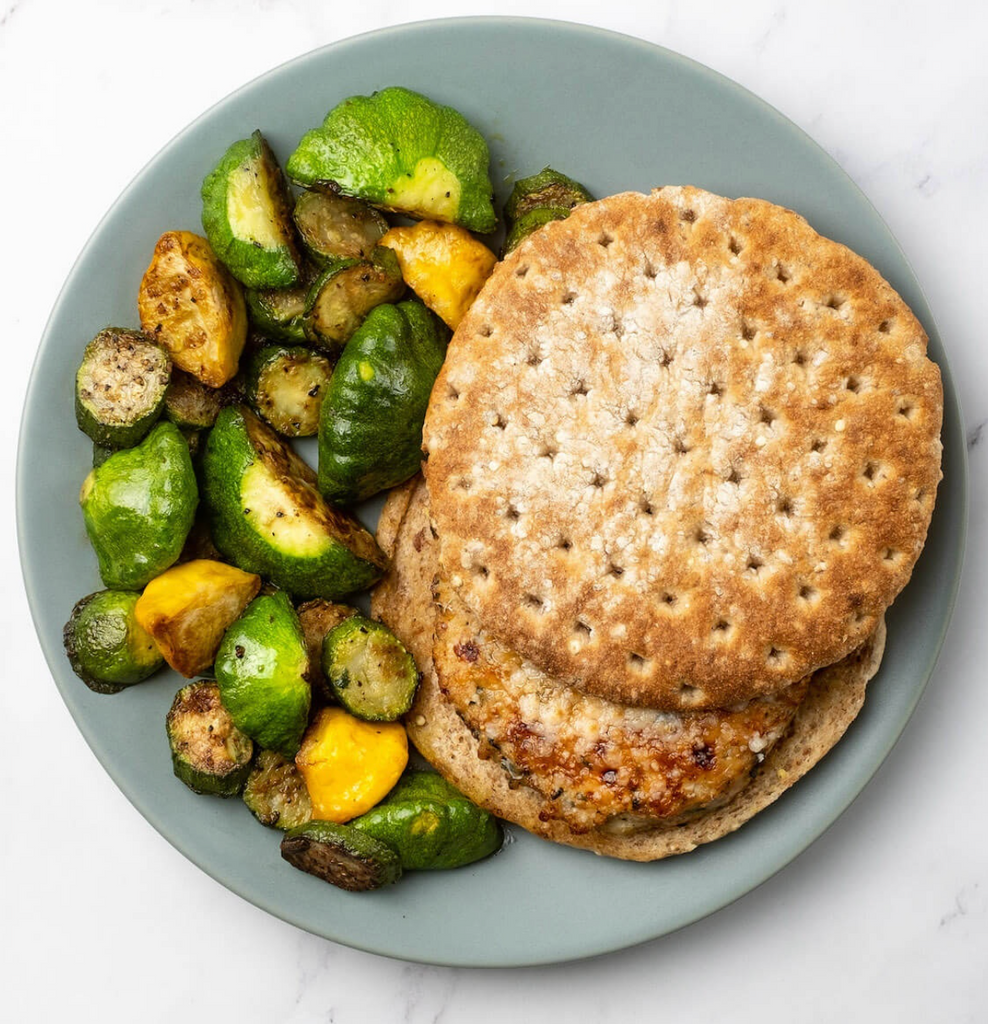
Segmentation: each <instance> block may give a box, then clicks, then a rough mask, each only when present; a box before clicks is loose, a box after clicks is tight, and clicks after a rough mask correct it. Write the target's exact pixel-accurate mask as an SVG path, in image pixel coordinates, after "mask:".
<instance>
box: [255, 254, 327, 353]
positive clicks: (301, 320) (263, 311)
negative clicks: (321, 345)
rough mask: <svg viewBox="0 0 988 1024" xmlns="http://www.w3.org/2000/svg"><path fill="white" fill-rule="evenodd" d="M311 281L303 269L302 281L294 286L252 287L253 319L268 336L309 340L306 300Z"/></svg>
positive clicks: (294, 340) (276, 338) (274, 338)
mask: <svg viewBox="0 0 988 1024" xmlns="http://www.w3.org/2000/svg"><path fill="white" fill-rule="evenodd" d="M313 276H314V275H313ZM310 284H311V281H310V280H309V279H308V277H307V276H306V275H305V272H304V271H303V279H302V283H301V284H297V285H293V286H292V287H291V288H262V289H259V290H254V289H251V290H249V291H248V292H247V293H246V295H247V309H248V311H249V312H250V319H251V322H252V323H253V324H254V326H255V327H256V328H257V329H258V330H259V331H260V332H261V334H263V335H264V336H265V337H266V338H272V339H273V340H275V341H287V342H289V343H290V344H291V343H295V342H303V341H307V340H308V338H307V336H306V333H305V301H306V299H307V298H308V295H309V287H310Z"/></svg>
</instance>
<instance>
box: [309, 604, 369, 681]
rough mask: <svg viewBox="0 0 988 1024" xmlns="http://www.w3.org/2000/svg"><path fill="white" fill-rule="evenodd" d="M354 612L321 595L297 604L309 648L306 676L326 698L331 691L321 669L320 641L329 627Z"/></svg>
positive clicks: (355, 610)
mask: <svg viewBox="0 0 988 1024" xmlns="http://www.w3.org/2000/svg"><path fill="white" fill-rule="evenodd" d="M356 614H357V609H356V608H351V607H350V606H349V605H348V604H336V603H335V602H334V601H327V600H325V599H324V598H321V597H317V598H316V599H315V600H314V601H306V602H305V604H300V605H299V606H298V621H299V622H300V623H301V625H302V634H303V635H304V636H305V646H306V647H307V648H308V649H309V671H308V674H307V676H306V678H307V679H308V680H309V682H310V683H311V684H312V686H313V687H314V688H315V690H316V692H318V693H320V694H321V695H322V696H323V697H324V698H325V699H327V700H332V691H331V690H330V688H329V685H328V684H327V682H326V677H325V676H324V675H323V671H322V642H323V640H324V639H325V637H326V634H327V633H328V632H329V631H330V630H331V629H333V628H334V627H336V626H338V625H339V624H340V623H341V622H343V621H344V619H348V618H350V616H351V615H356Z"/></svg>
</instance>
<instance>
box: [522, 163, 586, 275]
mask: <svg viewBox="0 0 988 1024" xmlns="http://www.w3.org/2000/svg"><path fill="white" fill-rule="evenodd" d="M592 200H593V196H592V195H591V194H590V193H589V192H588V191H587V190H586V188H584V187H583V185H581V184H580V183H579V182H578V181H574V180H573V179H572V178H567V177H566V175H565V174H560V173H559V171H554V170H553V169H552V168H551V167H545V168H543V169H542V170H541V171H539V173H538V174H532V175H530V176H529V177H527V178H521V179H520V180H519V181H517V182H515V187H514V188H513V189H512V191H511V195H510V196H509V197H508V201H507V203H505V206H504V219H505V221H506V222H507V225H508V233H507V237H506V238H505V240H504V253H505V255H507V254H508V253H509V252H511V250H512V249H514V248H516V247H517V245H518V244H519V243H520V242H521V241H522V239H523V238H527V237H528V236H529V235H530V234H531V233H532V232H533V231H535V230H536V229H537V228H540V227H542V225H543V224H548V223H549V221H552V220H564V219H565V218H566V217H568V216H569V213H570V210H572V209H573V207H574V206H579V205H580V203H589V202H591V201H592Z"/></svg>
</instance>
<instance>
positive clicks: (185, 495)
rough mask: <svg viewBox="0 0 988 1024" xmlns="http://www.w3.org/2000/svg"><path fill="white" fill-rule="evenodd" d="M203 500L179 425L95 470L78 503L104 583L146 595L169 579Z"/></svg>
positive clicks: (167, 426) (155, 432)
mask: <svg viewBox="0 0 988 1024" xmlns="http://www.w3.org/2000/svg"><path fill="white" fill-rule="evenodd" d="M198 500H199V496H198V491H197V488H196V477H195V473H194V471H193V469H192V459H191V457H190V455H189V448H188V445H187V444H186V443H185V441H184V440H183V438H182V435H181V434H180V433H179V430H178V427H176V426H175V425H174V424H173V423H159V424H158V425H157V426H155V427H154V428H153V429H152V430H151V433H150V434H148V436H147V437H146V438H145V439H144V440H143V441H142V442H141V443H140V444H139V445H138V446H137V447H136V448H127V449H124V450H123V451H120V452H117V453H116V454H114V455H111V456H110V457H109V458H108V459H107V460H106V461H105V462H104V463H103V464H102V465H101V466H97V467H96V469H94V470H93V471H92V472H91V473H90V474H89V476H87V477H86V479H85V481H84V483H83V485H82V490H81V492H80V494H79V503H80V504H81V505H82V514H83V518H84V519H85V522H86V532H87V533H88V534H89V540H90V542H91V543H92V545H93V550H94V551H95V552H96V558H97V559H98V561H99V571H100V576H101V577H102V578H103V582H104V583H105V584H106V585H107V586H108V587H114V588H117V589H119V590H140V589H141V588H143V587H144V586H146V585H147V584H148V583H150V582H151V580H153V579H154V577H155V576H157V575H158V574H159V573H162V572H164V571H165V569H167V568H168V567H169V566H170V565H171V564H172V563H173V562H175V561H176V560H177V559H178V557H179V555H180V554H181V552H182V547H183V545H184V544H185V538H186V536H187V535H188V532H189V530H190V529H191V527H192V521H193V518H194V517H195V511H196V504H197V502H198Z"/></svg>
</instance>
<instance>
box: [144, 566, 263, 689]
mask: <svg viewBox="0 0 988 1024" xmlns="http://www.w3.org/2000/svg"><path fill="white" fill-rule="evenodd" d="M260 587H261V577H260V576H255V575H254V574H253V573H249V572H243V571H241V570H240V569H237V568H234V566H232V565H226V564H224V563H223V562H214V561H211V560H210V559H206V558H200V559H196V560H194V561H192V562H185V563H183V564H182V565H176V566H174V567H173V568H171V569H169V570H168V571H167V572H163V573H162V574H161V575H160V576H158V577H157V578H156V579H153V580H152V581H151V582H150V583H149V584H148V585H147V586H146V587H145V588H144V593H143V594H142V595H141V596H140V598H138V601H137V604H136V606H135V608H134V615H135V617H136V618H137V621H138V622H139V623H140V625H141V626H142V628H143V629H144V630H145V631H146V632H148V633H150V634H151V637H152V638H153V639H154V642H155V643H156V644H157V645H158V649H159V650H160V651H161V653H162V655H163V656H164V659H165V661H167V662H168V664H169V665H171V667H172V668H173V669H175V671H176V672H180V673H181V674H182V675H183V676H185V677H186V678H187V679H191V678H192V677H193V676H196V675H198V674H199V673H200V672H204V671H205V670H206V669H207V668H209V666H210V665H212V663H213V659H214V658H215V657H216V652H217V650H218V649H219V646H220V641H221V640H222V639H223V634H224V633H225V632H226V630H227V628H228V627H229V626H230V625H231V624H232V623H233V622H234V621H235V620H236V619H238V618H239V617H240V614H241V612H242V611H243V610H244V609H245V608H246V607H247V605H248V604H250V602H251V601H252V600H253V599H254V597H255V595H256V594H257V592H258V590H259V589H260Z"/></svg>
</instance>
